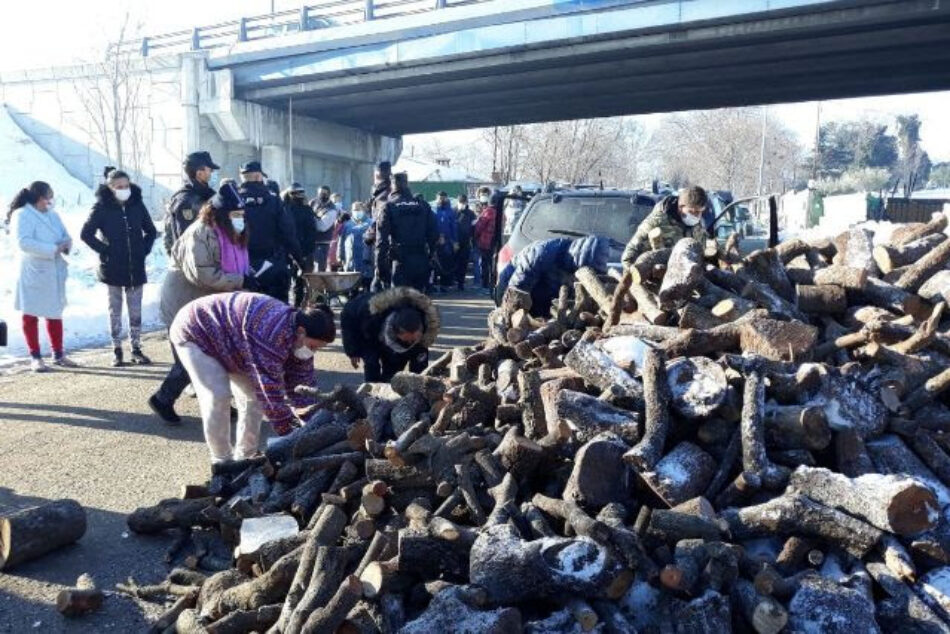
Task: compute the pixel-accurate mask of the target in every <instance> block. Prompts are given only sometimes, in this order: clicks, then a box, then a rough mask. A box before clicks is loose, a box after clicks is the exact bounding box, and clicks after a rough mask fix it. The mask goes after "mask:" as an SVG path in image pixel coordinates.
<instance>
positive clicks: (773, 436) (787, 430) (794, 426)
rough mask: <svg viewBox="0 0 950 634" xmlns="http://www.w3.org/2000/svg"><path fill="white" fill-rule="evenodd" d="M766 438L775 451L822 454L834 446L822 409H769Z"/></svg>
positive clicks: (798, 406) (779, 407) (792, 406)
mask: <svg viewBox="0 0 950 634" xmlns="http://www.w3.org/2000/svg"><path fill="white" fill-rule="evenodd" d="M765 438H766V441H767V443H768V446H769V447H774V448H776V449H808V450H811V451H821V450H822V449H824V448H826V447H827V446H828V445H829V444H831V428H830V427H829V426H828V419H827V417H826V416H825V412H824V410H823V409H821V408H819V407H814V406H801V405H787V406H780V405H773V406H766V409H765Z"/></svg>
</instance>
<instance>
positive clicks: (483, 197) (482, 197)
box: [478, 196, 488, 204]
mask: <svg viewBox="0 0 950 634" xmlns="http://www.w3.org/2000/svg"><path fill="white" fill-rule="evenodd" d="M478 200H480V201H481V202H482V203H484V204H487V203H488V196H481V197H480V198H479V199H478Z"/></svg>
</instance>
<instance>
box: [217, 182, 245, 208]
mask: <svg viewBox="0 0 950 634" xmlns="http://www.w3.org/2000/svg"><path fill="white" fill-rule="evenodd" d="M211 206H212V207H214V208H215V209H223V210H225V211H235V210H238V209H244V199H243V198H241V194H239V193H238V190H237V187H235V186H234V183H233V182H227V183H222V184H221V187H219V188H218V193H217V194H215V195H214V196H212V197H211Z"/></svg>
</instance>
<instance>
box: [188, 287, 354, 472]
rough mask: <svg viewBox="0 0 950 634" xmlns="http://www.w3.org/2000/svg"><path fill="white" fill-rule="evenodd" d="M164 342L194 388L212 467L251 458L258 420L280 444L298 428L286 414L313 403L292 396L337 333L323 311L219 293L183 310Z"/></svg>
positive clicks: (308, 380)
mask: <svg viewBox="0 0 950 634" xmlns="http://www.w3.org/2000/svg"><path fill="white" fill-rule="evenodd" d="M169 337H170V338H171V342H172V345H174V346H175V350H176V351H177V352H178V356H179V358H180V359H181V362H182V365H184V366H185V369H186V370H187V371H188V376H190V377H191V382H192V384H193V385H194V386H195V392H196V394H197V396H198V407H199V409H200V410H201V419H202V423H203V424H204V433H205V441H206V442H207V443H208V448H209V449H210V450H211V461H212V462H224V461H226V460H231V459H234V460H241V459H244V458H249V457H252V456H253V455H255V454H256V453H257V452H258V450H259V442H260V428H261V419H262V417H267V420H268V421H270V424H271V425H272V426H273V428H274V431H275V432H277V434H278V435H281V436H283V435H285V434H288V433H290V432H291V430H293V429H294V428H295V427H298V426H300V425H301V424H302V423H301V422H300V420H299V419H298V418H297V416H296V415H295V414H294V411H293V410H292V409H291V406H293V407H294V408H297V409H302V408H304V407H307V406H309V405H312V404H313V399H311V398H309V397H304V396H300V395H298V394H295V393H294V388H295V387H296V386H298V385H307V386H312V385H313V383H314V380H313V354H314V352H315V351H317V350H319V349H320V348H322V347H323V346H325V345H327V344H328V343H331V342H332V341H333V339H334V338H335V337H336V327H335V326H334V325H333V314H332V313H330V312H329V310H327V309H306V310H297V309H295V308H293V307H292V306H288V305H287V304H286V303H284V302H281V301H279V300H276V299H272V298H270V297H268V296H266V295H259V294H257V293H241V292H238V293H221V294H217V295H209V296H207V297H202V298H200V299H196V300H194V301H193V302H191V303H189V304H187V305H186V306H185V307H184V308H182V309H181V311H179V313H178V315H177V316H176V317H175V320H174V321H173V322H172V325H171V328H170V330H169ZM232 396H233V397H234V401H235V405H236V406H237V410H238V424H237V446H236V447H235V446H233V445H232V443H231V421H230V402H231V397H232ZM288 399H289V403H288Z"/></svg>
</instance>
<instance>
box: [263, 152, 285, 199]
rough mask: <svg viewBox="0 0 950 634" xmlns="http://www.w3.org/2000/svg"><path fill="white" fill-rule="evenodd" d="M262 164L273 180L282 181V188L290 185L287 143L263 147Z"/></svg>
mask: <svg viewBox="0 0 950 634" xmlns="http://www.w3.org/2000/svg"><path fill="white" fill-rule="evenodd" d="M261 166H262V167H263V168H264V171H265V172H267V175H268V176H269V177H270V178H271V179H272V180H275V181H277V182H278V183H280V188H281V189H284V188H285V187H287V186H289V185H290V163H289V157H288V155H287V146H286V145H265V146H263V147H261Z"/></svg>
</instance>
